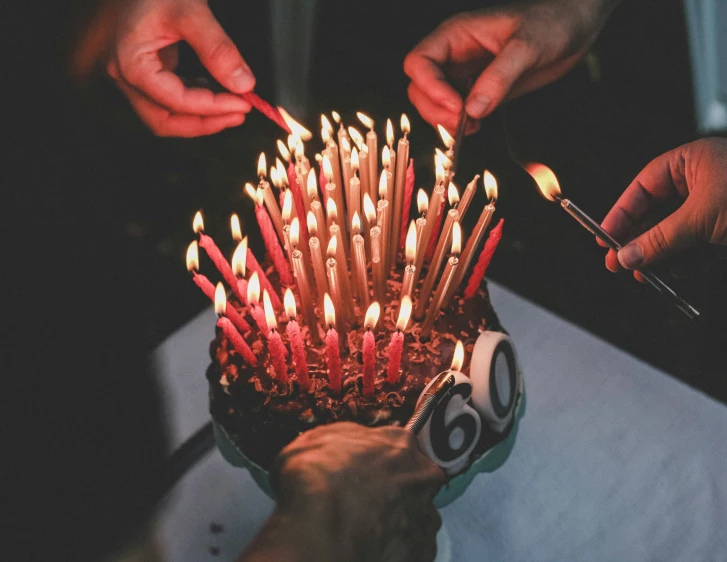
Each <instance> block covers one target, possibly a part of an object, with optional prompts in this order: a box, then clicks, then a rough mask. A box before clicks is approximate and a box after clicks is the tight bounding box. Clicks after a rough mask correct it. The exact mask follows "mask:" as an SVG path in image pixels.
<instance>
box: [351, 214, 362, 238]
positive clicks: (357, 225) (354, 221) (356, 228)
mask: <svg viewBox="0 0 727 562" xmlns="http://www.w3.org/2000/svg"><path fill="white" fill-rule="evenodd" d="M351 230H352V231H353V233H354V234H361V217H359V216H358V211H354V212H353V218H351Z"/></svg>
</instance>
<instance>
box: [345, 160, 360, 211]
mask: <svg viewBox="0 0 727 562" xmlns="http://www.w3.org/2000/svg"><path fill="white" fill-rule="evenodd" d="M358 170H359V159H358V150H357V149H356V147H354V148H353V151H352V152H351V172H352V175H351V180H350V181H349V184H348V193H349V195H350V196H351V197H350V200H349V201H348V202H347V203H348V214H349V215H351V216H353V215H354V214H356V213H358V214H359V216H360V215H361V180H360V179H359V178H358Z"/></svg>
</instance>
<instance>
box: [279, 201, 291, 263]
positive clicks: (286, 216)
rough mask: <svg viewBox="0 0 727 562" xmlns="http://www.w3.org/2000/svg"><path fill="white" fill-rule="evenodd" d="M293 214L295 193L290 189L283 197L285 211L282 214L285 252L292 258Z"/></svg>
mask: <svg viewBox="0 0 727 562" xmlns="http://www.w3.org/2000/svg"><path fill="white" fill-rule="evenodd" d="M292 214H293V194H292V193H291V192H290V190H288V191H286V192H285V196H284V197H283V212H282V213H281V216H282V218H283V241H284V243H285V253H286V254H288V258H290V252H291V248H290V217H291V215H292Z"/></svg>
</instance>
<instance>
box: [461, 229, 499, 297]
mask: <svg viewBox="0 0 727 562" xmlns="http://www.w3.org/2000/svg"><path fill="white" fill-rule="evenodd" d="M504 222H505V220H504V219H500V222H498V223H497V225H496V226H495V228H493V229H492V230H491V231H490V234H489V236H488V237H487V242H485V247H484V248H482V252H480V257H479V258H478V259H477V265H475V268H474V269H473V270H472V275H471V276H470V280H469V283H467V288H466V289H465V291H464V298H465V299H468V300H469V299H471V298H472V297H474V296H475V294H476V293H477V289H479V287H480V283H482V278H483V277H484V276H485V272H486V271H487V267H488V266H489V265H490V261H492V256H493V255H495V250H497V245H498V244H499V243H500V239H501V238H502V225H503V223H504Z"/></svg>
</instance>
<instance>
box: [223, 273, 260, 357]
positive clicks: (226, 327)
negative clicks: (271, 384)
mask: <svg viewBox="0 0 727 562" xmlns="http://www.w3.org/2000/svg"><path fill="white" fill-rule="evenodd" d="M213 291H214V295H213V297H214V302H215V312H216V313H217V316H219V318H218V319H217V327H218V328H219V329H220V330H222V333H223V334H225V337H226V338H227V339H228V340H229V341H230V343H231V344H232V347H233V348H234V350H235V351H236V352H237V353H238V354H239V355H240V357H242V358H243V359H244V360H245V363H247V364H248V365H255V364H257V358H256V357H255V354H254V353H253V352H252V350H251V349H250V347H249V346H248V345H247V343H246V342H245V339H244V338H243V337H242V336H241V335H240V332H238V331H237V330H236V329H235V326H234V325H233V324H232V322H231V321H230V320H229V319H228V318H226V317H225V316H224V315H226V314H227V310H228V307H229V303H228V302H227V296H226V295H225V288H224V287H223V286H222V283H217V287H216V288H215V289H213Z"/></svg>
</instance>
